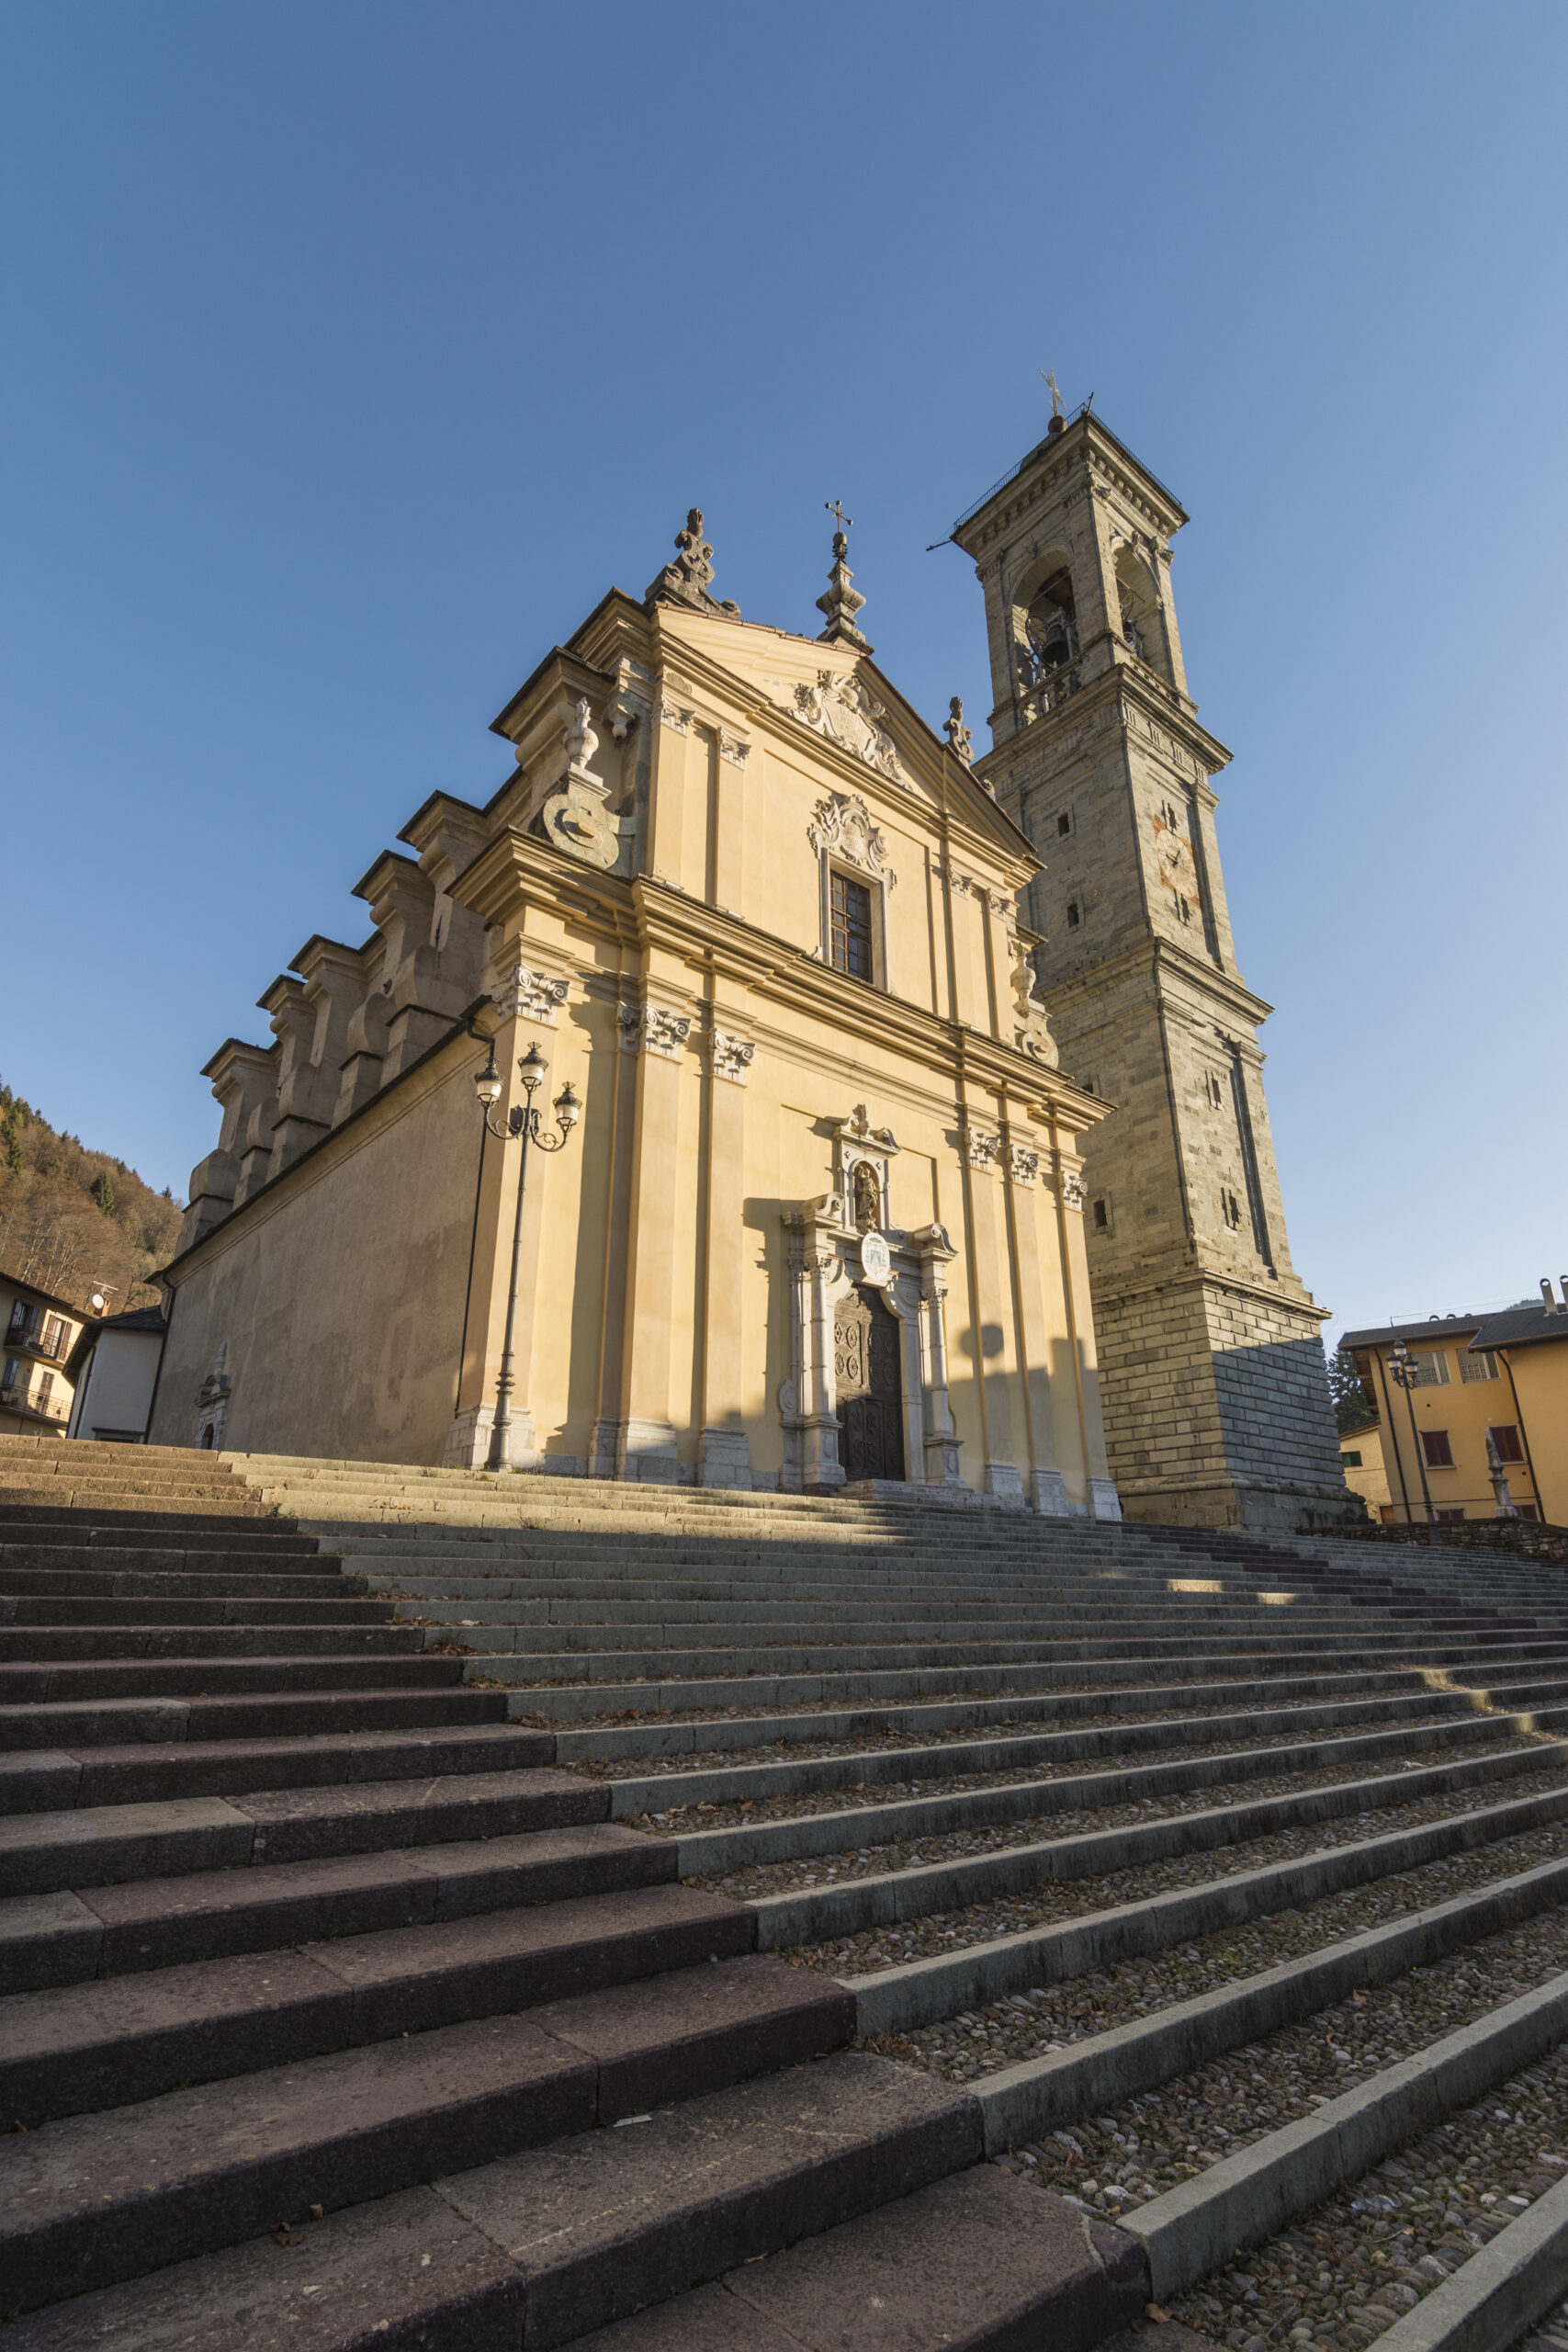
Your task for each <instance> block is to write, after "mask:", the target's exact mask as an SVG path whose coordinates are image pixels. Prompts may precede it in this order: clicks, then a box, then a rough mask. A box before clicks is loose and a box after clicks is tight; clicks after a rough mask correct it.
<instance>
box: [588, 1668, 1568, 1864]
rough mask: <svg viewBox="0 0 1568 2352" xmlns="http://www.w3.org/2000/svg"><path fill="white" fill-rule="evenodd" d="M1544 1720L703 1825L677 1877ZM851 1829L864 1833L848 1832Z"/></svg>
mask: <svg viewBox="0 0 1568 2352" xmlns="http://www.w3.org/2000/svg"><path fill="white" fill-rule="evenodd" d="M1539 1720H1540V1719H1539V1718H1532V1717H1531V1716H1529V1715H1511V1716H1505V1715H1465V1716H1461V1717H1460V1719H1459V1720H1458V1721H1457V1722H1451V1723H1445V1724H1402V1725H1399V1726H1397V1727H1396V1728H1394V1729H1393V1730H1392V1731H1362V1732H1352V1733H1350V1734H1348V1736H1346V1737H1344V1738H1341V1739H1313V1740H1295V1741H1292V1742H1288V1743H1284V1744H1281V1745H1280V1747H1243V1748H1231V1749H1227V1750H1222V1752H1221V1753H1220V1754H1219V1755H1217V1756H1190V1757H1186V1758H1183V1757H1180V1756H1176V1757H1171V1758H1166V1759H1164V1760H1163V1761H1161V1762H1158V1763H1154V1764H1133V1765H1124V1766H1122V1767H1121V1768H1120V1769H1117V1770H1110V1771H1101V1772H1075V1773H1063V1774H1061V1775H1059V1776H1058V1777H1056V1778H1055V1779H1052V1780H1041V1781H1004V1782H1003V1783H1002V1784H1001V1785H1000V1786H999V1787H996V1788H989V1789H964V1790H960V1791H958V1792H954V1793H952V1794H949V1795H945V1796H944V1795H941V1794H936V1795H932V1796H929V1797H926V1796H922V1797H907V1798H903V1799H901V1800H899V1801H898V1802H897V1803H895V1804H868V1805H846V1806H843V1807H841V1808H840V1809H839V1810H838V1811H836V1812H831V1813H803V1814H795V1815H790V1816H789V1817H787V1818H786V1819H784V1820H783V1821H764V1822H759V1823H758V1824H757V1825H756V1826H755V1827H754V1828H752V1827H750V1826H747V1825H745V1824H738V1825H736V1826H731V1827H727V1828H723V1829H708V1830H698V1831H697V1832H696V1833H695V1834H694V1835H693V1836H691V1837H684V1838H681V1839H680V1840H679V1851H680V1857H681V1867H680V1874H681V1876H682V1878H695V1877H698V1876H700V1875H702V1874H703V1873H705V1872H706V1871H723V1870H739V1869H743V1868H746V1867H748V1866H756V1867H763V1866H765V1865H767V1864H769V1863H773V1862H793V1861H804V1860H807V1859H809V1858H810V1857H811V1856H813V1855H817V1854H841V1853H845V1852H848V1851H854V1850H858V1849H860V1848H861V1847H863V1846H887V1845H898V1844H904V1843H906V1842H909V1843H912V1842H913V1841H914V1840H916V1839H917V1838H933V1837H943V1836H946V1835H947V1834H948V1833H949V1832H950V1831H953V1830H955V1829H981V1828H991V1827H994V1826H998V1825H1000V1824H1003V1823H1006V1822H1010V1821H1019V1820H1027V1819H1030V1818H1032V1817H1036V1816H1044V1815H1049V1814H1054V1813H1076V1812H1077V1811H1078V1810H1079V1809H1080V1808H1083V1807H1087V1806H1090V1805H1101V1804H1132V1803H1134V1801H1135V1800H1136V1799H1138V1798H1140V1797H1148V1798H1153V1799H1159V1798H1162V1797H1171V1796H1175V1795H1178V1794H1179V1793H1180V1792H1183V1791H1185V1790H1189V1789H1202V1788H1220V1787H1224V1786H1225V1785H1227V1784H1228V1783H1230V1782H1233V1781H1257V1780H1269V1779H1272V1778H1274V1777H1275V1776H1276V1775H1278V1774H1282V1773H1286V1772H1314V1771H1321V1770H1332V1769H1333V1768H1334V1767H1335V1766H1336V1765H1338V1764H1351V1763H1363V1762H1364V1763H1371V1764H1376V1763H1378V1762H1379V1761H1381V1760H1382V1758H1394V1757H1398V1756H1408V1755H1413V1754H1418V1753H1420V1752H1422V1751H1423V1750H1424V1749H1427V1748H1439V1747H1461V1746H1462V1745H1463V1744H1464V1743H1466V1742H1469V1741H1475V1740H1479V1739H1483V1738H1485V1737H1486V1736H1488V1735H1489V1734H1491V1733H1492V1732H1493V1730H1494V1728H1495V1730H1496V1731H1498V1732H1508V1731H1511V1732H1513V1733H1514V1734H1515V1736H1517V1737H1518V1738H1521V1739H1522V1738H1525V1737H1527V1736H1529V1734H1530V1732H1531V1731H1532V1730H1533V1729H1534V1727H1535V1724H1536V1722H1538V1721H1539ZM1562 1720H1563V1721H1565V1722H1568V1709H1565V1710H1563V1711H1562ZM1542 1753H1543V1754H1545V1755H1547V1756H1549V1757H1550V1756H1551V1755H1552V1754H1553V1753H1555V1755H1556V1757H1557V1758H1559V1759H1560V1760H1561V1761H1562V1763H1564V1764H1568V1745H1563V1744H1561V1743H1559V1744H1557V1745H1556V1747H1555V1749H1554V1750H1553V1749H1544V1750H1543V1751H1542ZM1413 1777H1415V1778H1416V1779H1419V1778H1420V1775H1419V1773H1417V1774H1416V1775H1415V1776H1413ZM637 1785H638V1783H637V1782H627V1781H614V1782H612V1783H611V1786H612V1789H613V1790H614V1791H615V1794H614V1795H612V1798H611V1812H612V1817H615V1818H619V1819H622V1820H625V1819H626V1818H627V1817H628V1815H629V1813H630V1811H631V1808H630V1807H629V1806H622V1807H617V1804H616V1798H617V1797H618V1796H619V1793H620V1792H621V1791H622V1790H624V1789H626V1788H627V1787H634V1788H635V1787H637ZM642 1785H644V1786H646V1783H644V1784H642ZM644 1810H646V1807H645V1808H644ZM852 1831H855V1832H858V1833H859V1834H858V1835H854V1836H851V1835H850V1833H851V1832H852Z"/></svg>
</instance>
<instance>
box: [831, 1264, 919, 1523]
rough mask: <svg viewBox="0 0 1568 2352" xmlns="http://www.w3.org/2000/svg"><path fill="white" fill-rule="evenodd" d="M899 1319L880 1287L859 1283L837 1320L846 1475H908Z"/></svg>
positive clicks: (836, 1357) (835, 1351)
mask: <svg viewBox="0 0 1568 2352" xmlns="http://www.w3.org/2000/svg"><path fill="white" fill-rule="evenodd" d="M902 1354H903V1347H902V1339H901V1335H900V1332H899V1329H898V1318H897V1316H896V1315H895V1314H894V1313H893V1312H892V1310H891V1308H890V1307H889V1306H887V1304H886V1300H885V1299H884V1298H883V1295H882V1294H881V1292H880V1291H878V1290H874V1289H872V1288H870V1287H868V1286H862V1287H858V1288H856V1289H854V1290H852V1291H851V1292H850V1293H849V1295H847V1296H846V1297H845V1298H843V1299H841V1300H840V1304H839V1309H838V1312H837V1314H836V1315H835V1317H834V1318H833V1378H834V1383H835V1386H836V1392H837V1395H838V1400H839V1459H840V1462H841V1463H842V1464H843V1465H844V1476H845V1477H846V1478H849V1479H856V1478H902V1477H903V1476H904V1380H903V1372H902Z"/></svg>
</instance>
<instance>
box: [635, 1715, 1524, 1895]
mask: <svg viewBox="0 0 1568 2352" xmlns="http://www.w3.org/2000/svg"><path fill="white" fill-rule="evenodd" d="M1457 1760H1458V1759H1457V1758H1454V1757H1453V1756H1452V1754H1451V1753H1450V1752H1446V1751H1443V1750H1432V1751H1428V1752H1427V1753H1426V1754H1424V1755H1420V1756H1415V1757H1404V1758H1400V1760H1399V1762H1398V1763H1397V1764H1393V1765H1392V1766H1379V1765H1378V1764H1376V1763H1372V1762H1369V1761H1368V1760H1367V1759H1365V1758H1363V1759H1362V1760H1361V1761H1360V1762H1359V1763H1355V1764H1342V1765H1339V1766H1338V1767H1337V1768H1328V1769H1324V1770H1317V1771H1313V1772H1303V1771H1301V1770H1296V1771H1293V1772H1286V1773H1280V1774H1278V1775H1275V1776H1272V1777H1268V1778H1264V1779H1261V1780H1256V1781H1252V1780H1247V1781H1228V1782H1227V1781H1221V1782H1216V1783H1214V1784H1213V1785H1212V1786H1210V1787H1207V1788H1201V1789H1193V1790H1190V1791H1188V1792H1184V1793H1182V1794H1179V1795H1175V1796H1162V1797H1158V1798H1155V1797H1145V1798H1142V1799H1134V1800H1133V1801H1131V1802H1126V1803H1123V1804H1105V1805H1088V1806H1083V1807H1081V1808H1078V1809H1077V1810H1074V1811H1071V1812H1061V1813H1041V1814H1037V1815H1033V1816H1032V1817H1031V1818H1029V1819H1026V1820H1018V1821H1004V1822H996V1823H992V1824H990V1825H988V1826H981V1827H978V1828H973V1829H952V1830H948V1831H946V1832H944V1833H943V1834H942V1835H941V1836H933V1837H929V1838H910V1839H908V1841H907V1842H904V1841H898V1840H892V1841H890V1842H888V1843H886V1844H885V1845H877V1846H864V1847H861V1848H859V1849H855V1850H852V1851H845V1852H842V1853H840V1854H837V1855H821V1854H814V1855H810V1856H807V1857H804V1858H802V1859H801V1860H796V1861H787V1862H749V1863H743V1864H738V1865H737V1866H736V1868H735V1869H733V1870H729V1871H706V1872H704V1873H701V1874H699V1875H696V1876H694V1877H693V1878H690V1879H688V1880H687V1881H686V1883H687V1884H688V1885H690V1886H700V1887H706V1888H709V1889H711V1890H713V1891H714V1892H715V1893H716V1894H728V1895H730V1896H732V1897H733V1898H734V1899H735V1900H736V1901H738V1902H746V1901H748V1900H750V1899H753V1898H755V1897H757V1896H761V1895H769V1894H799V1893H802V1892H804V1891H805V1890H806V1889H807V1888H810V1887H814V1886H829V1885H833V1886H837V1885H842V1884H844V1883H846V1882H847V1881H849V1880H852V1879H857V1878H871V1877H874V1876H876V1875H877V1874H878V1873H880V1872H882V1871H895V1870H908V1869H911V1868H914V1867H916V1866H918V1865H919V1864H920V1863H924V1862H950V1861H962V1860H966V1859H967V1858H968V1857H970V1856H971V1855H976V1854H994V1853H1000V1852H1001V1851H1003V1850H1004V1849H1007V1848H1009V1847H1012V1846H1027V1845H1032V1844H1034V1843H1036V1842H1038V1841H1039V1840H1042V1839H1044V1838H1051V1839H1055V1838H1077V1837H1083V1836H1087V1835H1088V1834H1089V1833H1090V1832H1091V1831H1095V1830H1101V1829H1124V1828H1129V1827H1131V1826H1133V1825H1134V1824H1135V1823H1145V1822H1149V1821H1153V1820H1170V1819H1173V1818H1179V1816H1180V1815H1182V1814H1186V1813H1209V1812H1213V1810H1214V1809H1215V1808H1216V1807H1218V1806H1222V1805H1227V1804H1258V1803H1261V1802H1263V1801H1265V1800H1267V1799H1269V1798H1271V1797H1287V1796H1298V1795H1304V1794H1305V1793H1306V1792H1307V1791H1308V1790H1309V1789H1318V1788H1334V1787H1337V1786H1339V1785H1340V1784H1342V1783H1344V1782H1346V1781H1365V1780H1371V1779H1380V1780H1382V1779H1386V1778H1388V1777H1391V1775H1392V1774H1393V1773H1398V1772H1415V1771H1420V1770H1425V1769H1427V1767H1429V1766H1432V1765H1441V1764H1448V1763H1453V1762H1455V1761H1457ZM1562 1769H1563V1768H1562V1765H1561V1764H1559V1765H1557V1766H1555V1767H1553V1768H1552V1770H1551V1778H1550V1779H1549V1780H1548V1781H1547V1782H1546V1785H1549V1786H1555V1785H1556V1784H1557V1783H1558V1782H1559V1781H1561V1780H1562ZM1048 1777H1050V1778H1058V1777H1061V1776H1060V1775H1056V1774H1053V1775H1050V1776H1048ZM1534 1777H1535V1776H1533V1775H1530V1774H1527V1773H1523V1772H1521V1773H1520V1774H1518V1775H1517V1778H1515V1779H1511V1780H1509V1781H1506V1782H1494V1783H1493V1784H1492V1785H1491V1786H1490V1787H1489V1788H1487V1789H1485V1790H1481V1791H1477V1790H1476V1789H1474V1788H1468V1789H1465V1790H1462V1791H1461V1792H1456V1794H1455V1795H1454V1796H1453V1797H1452V1798H1450V1799H1444V1800H1441V1802H1442V1803H1443V1804H1444V1805H1445V1806H1446V1807H1447V1808H1448V1809H1450V1810H1452V1811H1454V1812H1461V1813H1463V1812H1469V1811H1471V1810H1472V1808H1473V1807H1475V1806H1476V1805H1479V1804H1486V1803H1488V1802H1494V1803H1495V1802H1498V1801H1500V1800H1501V1799H1502V1798H1504V1797H1506V1796H1510V1795H1512V1794H1514V1793H1515V1792H1516V1791H1517V1792H1518V1793H1520V1794H1523V1793H1525V1792H1526V1791H1527V1790H1528V1788H1529V1782H1530V1781H1531V1780H1532V1779H1533V1778H1534ZM845 1793H849V1792H845ZM922 1793H923V1794H925V1795H937V1794H940V1793H941V1788H940V1785H939V1786H934V1787H933V1786H931V1785H930V1784H927V1785H926V1787H925V1788H924V1789H923V1791H922ZM863 1802H864V1803H871V1802H874V1798H873V1797H871V1796H870V1795H867V1796H864V1797H863ZM828 1809H829V1811H831V1810H836V1808H834V1807H829V1808H828ZM714 1811H715V1812H716V1811H717V1808H716V1807H715V1808H714ZM743 1817H744V1818H750V1815H745V1816H743ZM1370 1817H1371V1816H1370V1815H1368V1814H1367V1813H1365V1812H1362V1813H1359V1814H1357V1815H1355V1816H1354V1818H1355V1820H1356V1821H1357V1822H1359V1823H1360V1824H1362V1825H1363V1826H1362V1827H1361V1828H1360V1829H1359V1830H1351V1831H1349V1832H1348V1833H1347V1834H1348V1835H1350V1836H1358V1835H1359V1836H1363V1837H1367V1836H1371V1831H1370V1830H1368V1829H1367V1828H1366V1827H1365V1826H1364V1825H1365V1823H1366V1822H1367V1821H1368V1820H1369V1818H1370ZM1415 1817H1418V1816H1416V1815H1415V1814H1414V1812H1412V1811H1407V1810H1406V1809H1405V1808H1404V1807H1401V1808H1399V1809H1398V1818H1400V1819H1408V1818H1415ZM709 1818H710V1816H709V1815H708V1814H707V1813H705V1812H704V1811H703V1810H702V1809H701V1808H698V1809H697V1810H696V1811H695V1812H694V1813H692V1814H689V1815H685V1816H684V1817H682V1819H680V1820H678V1821H676V1820H670V1821H665V1822H660V1820H659V1818H658V1816H657V1815H653V1816H649V1817H645V1822H644V1824H643V1825H642V1826H647V1827H649V1828H650V1829H655V1830H660V1829H663V1830H665V1831H666V1832H667V1833H669V1834H675V1833H678V1832H681V1831H684V1830H686V1829H689V1828H691V1827H692V1826H696V1825H700V1826H702V1827H703V1828H706V1827H707V1826H708V1823H709ZM1342 1826H1343V1825H1341V1824H1336V1825H1329V1826H1328V1833H1327V1835H1326V1836H1325V1831H1324V1830H1323V1829H1322V1828H1314V1831H1313V1833H1312V1845H1311V1846H1309V1847H1308V1848H1307V1849H1305V1850H1308V1851H1310V1850H1312V1847H1313V1846H1317V1845H1321V1844H1324V1843H1325V1842H1328V1843H1334V1842H1341V1841H1338V1840H1336V1839H1335V1838H1333V1835H1332V1831H1333V1829H1334V1828H1335V1827H1342ZM1391 1826H1393V1825H1392V1824H1391ZM1262 1842H1263V1841H1262V1840H1259V1839H1251V1840H1248V1841H1247V1847H1246V1851H1247V1855H1248V1857H1249V1858H1250V1856H1251V1854H1252V1851H1253V1849H1254V1847H1255V1846H1256V1845H1258V1844H1260V1843H1262ZM1154 1867H1155V1868H1156V1869H1157V1867H1158V1866H1157V1865H1156V1866H1154ZM1232 1867H1233V1868H1234V1867H1235V1865H1234V1864H1233V1866H1232ZM1243 1867H1246V1865H1243ZM1140 1880H1141V1888H1142V1891H1153V1892H1158V1891H1159V1890H1158V1888H1157V1886H1156V1885H1155V1883H1154V1881H1153V1880H1152V1878H1151V1877H1150V1874H1149V1871H1148V1870H1147V1869H1145V1871H1142V1872H1140ZM1076 1883H1077V1884H1079V1885H1081V1884H1082V1882H1081V1881H1078V1882H1076ZM1175 1883H1181V1882H1180V1881H1177V1882H1175ZM1076 1907H1077V1908H1079V1909H1081V1908H1082V1907H1083V1905H1082V1904H1081V1903H1079V1904H1078V1905H1077V1906H1076Z"/></svg>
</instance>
